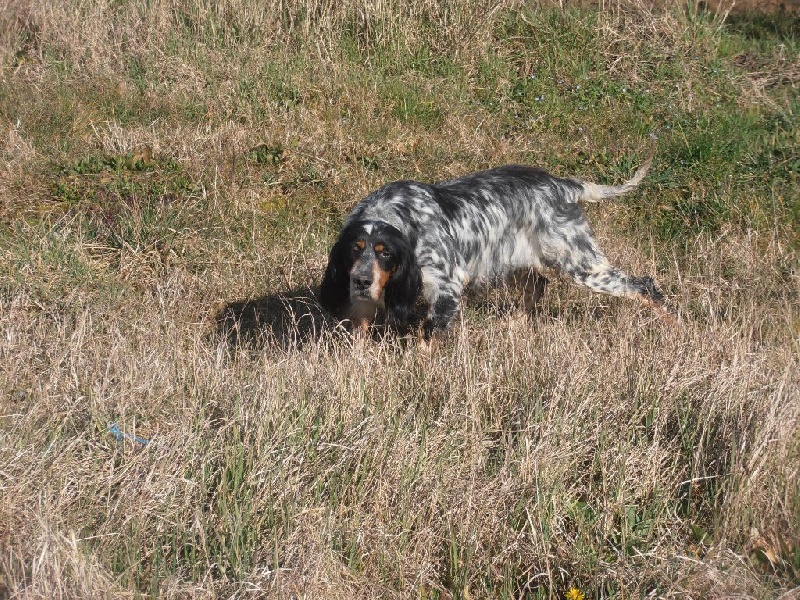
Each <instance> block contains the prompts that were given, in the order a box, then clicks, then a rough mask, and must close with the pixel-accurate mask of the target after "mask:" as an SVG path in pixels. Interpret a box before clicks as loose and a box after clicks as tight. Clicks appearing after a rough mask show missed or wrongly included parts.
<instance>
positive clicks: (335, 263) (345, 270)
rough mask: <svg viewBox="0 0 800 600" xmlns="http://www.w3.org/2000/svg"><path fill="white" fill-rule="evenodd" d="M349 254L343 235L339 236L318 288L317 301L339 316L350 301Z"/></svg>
mask: <svg viewBox="0 0 800 600" xmlns="http://www.w3.org/2000/svg"><path fill="white" fill-rule="evenodd" d="M349 262H350V255H349V253H348V251H347V241H346V240H345V236H344V235H341V236H339V239H338V240H336V243H335V244H334V245H333V248H331V254H330V256H329V257H328V266H327V268H326V269H325V275H324V276H323V277H322V285H321V286H320V289H319V303H320V304H321V305H322V307H323V308H325V309H326V310H327V311H329V312H330V313H332V314H334V315H336V316H341V312H342V311H343V310H344V308H345V307H346V306H347V304H348V302H349V301H350V267H351V266H352V265H350V264H349Z"/></svg>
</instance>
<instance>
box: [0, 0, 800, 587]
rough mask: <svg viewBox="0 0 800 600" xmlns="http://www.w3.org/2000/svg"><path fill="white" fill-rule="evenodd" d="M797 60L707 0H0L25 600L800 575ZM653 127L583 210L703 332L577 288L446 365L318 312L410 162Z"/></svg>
mask: <svg viewBox="0 0 800 600" xmlns="http://www.w3.org/2000/svg"><path fill="white" fill-rule="evenodd" d="M799 52H800V45H799V44H798V37H797V20H796V19H794V18H793V17H786V16H768V15H747V14H743V15H742V14H740V15H730V16H728V17H726V18H723V16H722V15H721V14H706V13H703V12H696V11H689V12H685V11H684V10H683V9H682V8H681V7H680V6H677V5H676V6H670V7H667V8H666V9H665V10H663V11H660V12H658V11H649V10H645V9H643V8H641V7H637V6H634V5H627V4H618V5H615V6H614V7H611V8H608V9H606V10H604V11H598V10H593V9H588V8H585V9H580V10H579V9H573V8H566V9H560V8H558V7H556V6H554V5H550V4H548V3H543V4H541V5H538V6H533V5H530V6H528V5H521V4H519V3H514V2H479V3H466V2H463V1H461V0H448V1H447V2H443V3H432V2H418V3H410V4H408V3H406V4H403V3H385V4H380V5H372V4H363V5H361V4H354V3H340V4H336V5H334V4H330V5H324V4H319V3H315V2H311V1H309V0H294V1H293V2H290V3H282V4H262V5H259V6H256V5H254V4H252V3H247V2H239V1H238V0H227V1H225V2H219V3H211V2H204V1H201V0H171V1H169V2H166V3H160V4H158V3H156V4H153V3H143V2H138V1H135V0H130V1H122V2H111V3H107V2H101V1H92V2H85V3H81V4H77V5H76V4H74V3H73V4H72V5H70V4H65V3H56V2H44V3H36V4H34V3H16V4H13V6H12V5H9V6H8V7H6V8H5V9H4V10H3V11H0V136H2V138H0V139H2V144H0V333H1V334H2V335H1V336H0V339H1V340H2V342H0V357H1V359H2V360H0V407H2V410H0V465H3V466H2V467H0V486H2V487H1V489H2V492H3V493H2V495H0V550H1V552H0V597H14V598H16V597H20V598H106V597H132V598H136V597H167V598H210V597H215V598H216V597H246V596H255V597H268V598H291V597H294V598H344V597H359V598H360V597H365V598H367V597H380V598H385V597H397V598H408V597H416V598H421V599H422V598H424V599H444V598H464V599H468V598H522V597H527V598H564V597H567V594H568V593H569V594H570V596H569V597H577V594H578V593H582V594H584V595H585V597H586V598H623V597H662V598H672V597H690V598H723V597H731V596H737V597H748V598H764V599H766V598H775V597H785V598H789V597H793V595H794V594H796V593H797V589H798V587H799V586H800V546H798V543H797V540H798V539H800V484H798V475H797V466H796V465H797V464H798V463H799V462H800V437H799V436H798V431H800V427H799V426H798V425H800V385H799V384H800V370H799V369H798V367H799V366H800V365H798V358H797V357H798V356H800V344H798V339H800V310H799V309H798V307H799V306H800V302H798V299H799V298H798V293H799V292H800V288H798V272H800V262H798V254H797V251H798V242H800V237H799V236H798V234H800V227H799V225H800V203H798V198H800V193H798V192H800V190H799V189H798V179H797V177H798V167H800V163H799V162H798V158H797V151H796V148H797V147H798V127H797V113H798V107H800V102H799V101H798V95H797V84H798V77H800V61H798V53H799ZM653 146H655V149H656V162H655V164H654V166H653V169H652V170H651V173H650V174H649V176H648V178H647V179H646V180H645V182H644V184H643V186H642V189H641V190H640V192H638V193H637V194H635V195H632V196H630V197H629V198H627V199H625V200H624V201H621V202H620V203H618V204H615V205H608V206H593V207H589V208H588V209H587V210H588V212H589V216H590V219H591V221H592V223H593V224H594V225H595V229H596V233H597V234H598V236H599V238H600V240H601V244H602V245H603V247H604V248H606V249H607V250H608V252H609V254H610V255H611V257H612V259H613V260H614V262H615V263H618V264H620V265H623V266H625V268H626V269H627V270H630V271H631V272H633V273H636V274H646V273H649V274H652V275H654V276H655V278H656V280H657V281H658V282H659V284H660V286H661V287H663V289H665V291H666V292H667V295H668V297H669V301H670V302H671V304H672V305H673V306H675V307H677V310H678V312H679V314H680V316H681V321H682V325H681V326H680V327H677V328H673V327H669V326H667V325H665V324H663V323H661V322H659V321H656V320H655V319H654V318H653V315H651V314H649V313H648V312H647V311H645V310H643V309H640V308H638V307H635V306H632V305H630V304H627V303H625V302H622V301H616V300H611V299H608V298H601V297H598V296H596V295H592V294H589V293H586V292H584V291H581V290H577V289H576V288H575V287H573V286H569V285H566V284H563V283H560V282H554V283H553V285H551V286H550V287H549V289H548V292H547V294H546V295H545V298H544V301H543V305H542V307H541V310H540V313H539V314H538V315H537V316H535V317H527V316H526V315H524V314H523V313H522V312H521V311H520V310H519V309H518V308H517V307H518V305H519V303H518V302H517V299H516V298H515V297H514V294H513V291H512V290H498V291H495V292H493V293H492V294H491V295H490V297H489V301H488V302H480V301H476V302H470V303H468V304H467V305H466V306H465V307H464V310H463V313H462V317H461V319H460V320H459V321H458V323H457V324H456V325H455V326H454V328H453V331H452V332H451V333H450V334H449V335H448V336H447V337H446V338H445V339H444V340H443V343H442V345H441V347H440V349H439V351H438V352H436V353H435V354H433V355H427V354H425V353H424V352H420V351H419V350H418V349H417V347H416V343H415V341H414V340H413V339H402V338H396V337H392V336H387V337H385V338H381V339H376V340H374V341H371V342H368V343H364V342H359V341H357V340H353V339H352V338H350V337H349V336H347V335H346V334H343V333H342V332H341V331H340V330H339V329H338V328H337V327H336V325H335V324H334V323H332V322H331V320H330V318H329V317H327V316H326V315H324V314H323V313H322V312H321V311H320V309H319V307H318V306H317V305H316V302H315V300H314V298H313V294H312V292H313V288H314V286H315V285H316V284H317V282H318V281H319V278H320V275H321V272H322V268H323V266H324V263H325V259H326V254H327V251H328V248H329V247H330V244H331V242H332V240H333V238H334V236H335V234H336V231H337V229H338V227H339V225H340V223H341V220H342V218H343V216H344V215H345V214H346V212H347V211H348V210H349V208H350V207H351V206H352V205H353V204H354V203H355V202H356V201H357V199H359V198H360V197H362V196H363V195H364V194H366V193H367V192H368V191H370V190H372V189H374V188H375V187H377V186H378V185H380V184H382V183H384V182H386V181H389V180H392V179H399V178H417V179H422V180H437V179H445V178H448V177H452V176H457V175H460V174H463V173H465V172H467V171H469V170H474V169H479V168H484V167H488V166H492V165H497V164H502V163H508V162H529V163H536V164H540V165H542V166H545V167H547V168H548V169H550V170H552V171H553V172H555V173H558V174H562V175H580V176H583V177H586V178H588V179H592V180H595V181H599V182H604V183H611V182H618V181H620V180H622V179H624V178H626V177H629V176H630V174H631V173H632V172H633V171H634V170H635V168H636V166H637V164H638V163H639V161H641V160H642V158H643V157H644V156H645V155H646V153H647V152H648V150H649V149H650V148H651V147H653ZM110 422H115V423H117V424H118V425H119V427H120V428H121V429H122V430H123V431H125V432H126V433H130V434H134V435H138V436H140V437H143V438H146V439H148V440H150V442H149V443H148V444H147V445H144V446H143V445H141V444H138V443H135V442H133V441H131V440H129V439H128V440H126V441H123V442H121V443H118V442H117V441H116V440H115V439H114V437H113V436H112V435H111V434H110V433H109V431H108V424H109V423H110ZM782 595H783V596H782Z"/></svg>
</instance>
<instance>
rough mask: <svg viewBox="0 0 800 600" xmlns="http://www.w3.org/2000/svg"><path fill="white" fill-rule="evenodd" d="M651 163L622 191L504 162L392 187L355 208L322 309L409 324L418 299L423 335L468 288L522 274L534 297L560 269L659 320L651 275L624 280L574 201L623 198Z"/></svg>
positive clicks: (355, 320) (362, 324)
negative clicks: (646, 307)
mask: <svg viewBox="0 0 800 600" xmlns="http://www.w3.org/2000/svg"><path fill="white" fill-rule="evenodd" d="M651 162H652V157H651V158H650V159H648V160H647V161H646V162H645V163H644V164H643V165H642V166H641V167H640V168H639V169H638V171H636V174H635V175H634V176H633V178H632V179H630V180H629V181H626V182H625V183H623V184H622V185H619V186H607V185H597V184H594V183H590V182H588V181H582V180H580V179H573V178H560V177H554V176H552V175H550V174H548V173H547V172H546V171H544V170H542V169H539V168H535V167H525V166H519V165H508V166H504V167H499V168H496V169H490V170H488V171H480V172H478V173H473V174H471V175H466V176H464V177H460V178H458V179H452V180H450V181H444V182H442V183H437V184H433V185H429V184H425V183H419V182H416V181H398V182H394V183H389V184H387V185H385V186H383V187H382V188H380V189H379V190H377V191H375V192H373V193H371V194H370V195H368V196H367V197H366V198H364V199H363V200H362V201H361V202H359V203H358V204H357V205H356V207H355V208H354V209H353V211H352V212H351V213H350V215H349V216H348V217H347V219H346V220H345V223H344V228H343V229H342V232H341V234H340V235H339V238H338V240H337V241H336V243H335V244H334V246H333V249H332V250H331V253H330V259H329V261H328V267H327V269H326V271H325V276H324V278H323V280H322V287H321V290H320V301H321V303H322V305H323V306H324V307H325V308H326V309H327V310H329V311H330V312H332V313H333V314H335V315H336V316H337V317H339V318H342V319H349V320H350V321H351V323H352V326H353V327H355V328H358V329H366V328H368V327H369V325H370V324H371V323H372V321H373V320H374V319H375V316H376V314H377V313H378V311H379V310H384V309H385V311H386V312H387V313H388V318H389V320H390V321H393V322H395V323H396V324H398V325H400V326H403V325H405V324H407V323H408V322H409V319H410V317H411V315H412V311H413V308H414V304H415V303H416V301H417V299H418V297H419V296H420V294H421V295H422V297H423V298H424V300H425V302H426V303H427V305H428V313H427V319H426V320H425V322H424V325H423V335H424V337H425V338H426V339H428V338H430V336H431V335H432V334H433V333H434V332H435V331H436V330H441V329H445V328H447V326H448V325H449V324H450V322H451V321H452V320H453V317H454V316H455V315H456V313H457V311H458V309H459V304H460V300H461V296H462V292H463V290H464V286H465V285H466V284H467V283H471V282H478V281H494V280H497V279H498V278H503V277H506V276H509V275H511V274H514V273H516V272H519V271H521V270H526V271H528V272H530V273H531V274H532V278H531V281H534V282H536V283H535V285H534V288H535V289H534V294H535V296H537V297H538V296H539V295H540V294H541V292H542V291H543V288H544V282H545V281H546V280H545V279H544V277H543V276H544V275H550V274H553V273H559V274H562V275H565V276H567V277H570V278H571V279H572V280H573V281H575V282H576V283H579V284H581V285H583V286H586V287H587V288H589V289H591V290H594V291H596V292H602V293H605V294H610V295H612V296H627V297H629V298H635V299H638V300H641V301H643V302H645V303H648V304H650V305H652V306H654V307H656V308H658V309H660V310H661V311H662V312H663V313H664V314H668V311H667V310H666V309H665V308H664V306H663V296H662V294H661V292H659V291H658V289H657V288H656V287H655V285H654V283H653V280H652V279H651V278H649V277H630V276H628V275H626V274H625V273H624V272H622V271H621V270H619V269H617V268H616V267H614V266H613V265H611V263H609V261H608V259H607V258H606V256H605V254H603V251H602V250H601V249H600V248H599V247H598V245H597V241H596V240H595V237H594V235H593V233H592V230H591V228H590V226H589V223H588V222H587V221H586V217H585V216H584V214H583V211H582V210H581V208H580V206H579V205H578V202H579V201H586V202H598V201H601V200H605V199H609V198H614V197H616V196H619V195H621V194H625V193H627V192H629V191H631V190H633V189H634V188H636V186H637V185H638V184H639V183H640V182H641V181H642V179H643V178H644V176H645V174H646V173H647V171H648V169H649V168H650V164H651Z"/></svg>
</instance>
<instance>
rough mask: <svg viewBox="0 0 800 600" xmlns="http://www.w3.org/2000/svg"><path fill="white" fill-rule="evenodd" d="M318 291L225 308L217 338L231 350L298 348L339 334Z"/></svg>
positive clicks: (220, 314)
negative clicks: (248, 347)
mask: <svg viewBox="0 0 800 600" xmlns="http://www.w3.org/2000/svg"><path fill="white" fill-rule="evenodd" d="M317 292H318V290H317V289H314V288H310V287H306V286H303V287H297V288H294V289H291V290H288V291H286V292H279V293H275V294H268V295H266V296H262V297H260V298H255V299H253V300H239V301H236V302H231V303H229V304H226V305H225V306H223V307H222V308H221V309H220V310H219V311H218V312H217V314H216V315H215V317H214V322H215V333H216V335H217V338H218V339H219V340H221V341H225V342H227V343H228V345H230V346H250V347H263V346H267V345H270V344H275V345H277V346H279V347H281V348H284V349H288V348H299V347H302V346H304V345H306V344H308V343H311V342H314V341H317V340H319V339H320V338H322V336H323V335H325V334H326V332H327V333H330V332H334V331H337V330H338V329H341V327H338V326H337V321H336V320H335V319H333V318H332V317H331V316H329V315H328V314H327V313H326V312H325V310H324V309H323V308H322V307H321V306H320V304H319V300H318V299H317Z"/></svg>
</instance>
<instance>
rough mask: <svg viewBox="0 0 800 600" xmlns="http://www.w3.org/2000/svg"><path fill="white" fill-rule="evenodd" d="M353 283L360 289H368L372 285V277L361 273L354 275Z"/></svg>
mask: <svg viewBox="0 0 800 600" xmlns="http://www.w3.org/2000/svg"><path fill="white" fill-rule="evenodd" d="M353 285H354V286H355V287H356V289H358V290H366V289H367V288H369V286H371V285H372V277H369V276H366V275H360V276H358V275H357V276H355V277H353Z"/></svg>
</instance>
